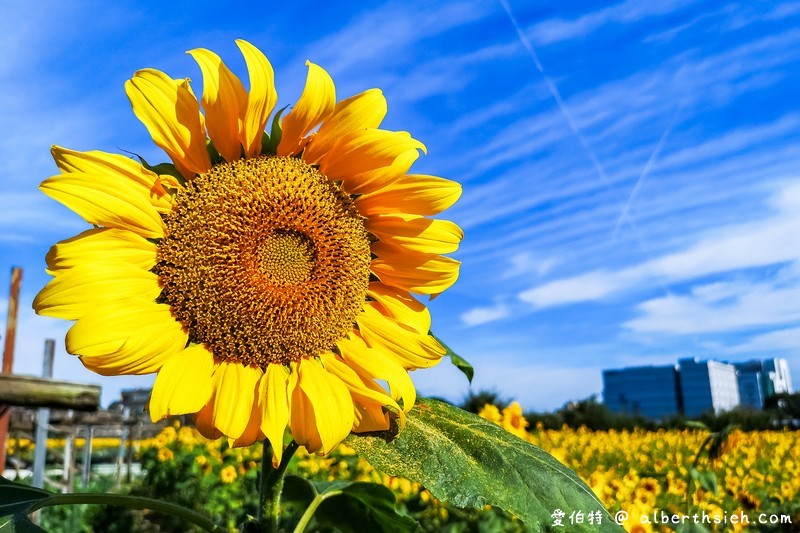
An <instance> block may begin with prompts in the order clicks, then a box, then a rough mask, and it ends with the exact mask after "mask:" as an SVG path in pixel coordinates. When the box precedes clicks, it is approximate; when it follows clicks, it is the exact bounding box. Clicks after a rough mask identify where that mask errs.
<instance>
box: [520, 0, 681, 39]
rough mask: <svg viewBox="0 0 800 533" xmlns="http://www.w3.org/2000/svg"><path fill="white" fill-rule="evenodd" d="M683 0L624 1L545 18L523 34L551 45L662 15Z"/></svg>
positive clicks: (673, 8)
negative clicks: (567, 17)
mask: <svg viewBox="0 0 800 533" xmlns="http://www.w3.org/2000/svg"><path fill="white" fill-rule="evenodd" d="M687 3H688V2H685V1H673V2H640V1H637V0H627V1H625V2H621V3H618V4H614V5H611V6H608V7H605V8H603V9H600V10H597V11H594V12H591V13H587V14H585V15H582V16H581V17H579V18H576V19H571V20H565V19H559V18H555V19H548V20H545V21H543V22H540V23H538V24H536V25H535V26H533V27H531V28H530V29H529V30H528V32H527V33H528V35H529V36H530V38H531V39H532V40H533V41H534V43H535V44H537V45H545V44H552V43H556V42H560V41H566V40H569V39H575V38H580V37H585V36H587V35H589V34H590V33H592V32H593V31H595V30H596V29H598V28H600V27H602V26H605V25H607V24H610V23H614V22H617V23H630V22H635V21H638V20H642V19H644V18H647V17H652V16H657V15H663V14H664V13H669V12H671V11H674V10H675V9H678V8H680V7H681V6H682V5H684V4H687Z"/></svg>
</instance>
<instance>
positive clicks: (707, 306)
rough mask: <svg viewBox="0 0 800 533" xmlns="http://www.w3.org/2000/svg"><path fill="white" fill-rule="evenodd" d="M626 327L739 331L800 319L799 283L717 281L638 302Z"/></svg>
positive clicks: (644, 330)
mask: <svg viewBox="0 0 800 533" xmlns="http://www.w3.org/2000/svg"><path fill="white" fill-rule="evenodd" d="M638 310H639V311H640V312H641V315H640V316H638V317H637V318H634V319H633V320H629V321H628V322H626V323H625V324H624V327H626V328H628V329H630V330H633V331H635V332H640V333H668V334H693V333H716V332H724V331H736V330H742V329H746V328H754V327H763V326H772V325H780V324H792V323H796V322H798V321H800V283H796V284H794V285H791V286H788V287H782V286H776V285H775V284H773V283H770V282H762V283H715V284H712V285H704V286H700V287H697V288H695V289H694V290H693V291H692V293H691V294H687V295H680V296H678V295H669V296H665V297H663V298H655V299H652V300H647V301H645V302H643V303H641V304H639V306H638Z"/></svg>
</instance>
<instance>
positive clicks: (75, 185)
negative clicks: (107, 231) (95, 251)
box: [39, 172, 164, 239]
mask: <svg viewBox="0 0 800 533" xmlns="http://www.w3.org/2000/svg"><path fill="white" fill-rule="evenodd" d="M39 189H41V191H42V192H43V193H45V194H46V195H47V196H49V197H50V198H52V199H54V200H56V201H58V202H61V203H62V204H64V205H65V206H67V207H68V208H69V209H72V210H73V211H75V212H76V213H78V214H79V215H80V216H81V217H83V219H84V220H86V222H88V223H90V224H95V225H97V226H106V227H109V228H118V229H126V230H129V231H133V232H134V233H137V234H139V235H141V236H142V237H147V238H150V239H154V238H160V237H163V235H164V221H163V220H161V216H160V215H159V214H158V211H156V209H155V208H154V207H153V206H152V205H151V203H150V199H149V197H148V191H147V190H146V189H145V188H144V187H141V186H139V185H137V184H135V183H133V182H130V181H126V180H121V179H119V176H116V175H111V176H108V175H103V174H86V173H83V172H70V173H68V174H59V175H57V176H53V177H51V178H48V179H46V180H44V181H43V182H42V184H41V185H39Z"/></svg>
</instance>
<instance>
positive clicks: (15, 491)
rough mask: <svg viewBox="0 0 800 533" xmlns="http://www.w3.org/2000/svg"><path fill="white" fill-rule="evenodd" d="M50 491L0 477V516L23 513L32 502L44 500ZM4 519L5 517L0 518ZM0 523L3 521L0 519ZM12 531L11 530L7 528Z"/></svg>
mask: <svg viewBox="0 0 800 533" xmlns="http://www.w3.org/2000/svg"><path fill="white" fill-rule="evenodd" d="M49 497H50V493H49V492H47V491H46V490H43V489H37V488H36V487H29V486H28V485H20V484H19V483H14V482H13V481H11V480H8V479H6V478H4V477H0V517H7V516H10V515H16V514H18V513H24V512H26V511H27V510H28V509H30V508H31V507H32V506H33V505H34V504H36V503H38V502H40V501H42V500H46V499H47V498H49ZM2 520H3V521H5V520H6V519H5V518H2ZM0 523H3V522H2V521H0ZM9 531H13V530H9Z"/></svg>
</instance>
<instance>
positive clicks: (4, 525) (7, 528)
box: [0, 513, 45, 533]
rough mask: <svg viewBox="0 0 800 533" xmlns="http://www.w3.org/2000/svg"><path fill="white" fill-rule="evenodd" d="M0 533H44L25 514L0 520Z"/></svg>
mask: <svg viewBox="0 0 800 533" xmlns="http://www.w3.org/2000/svg"><path fill="white" fill-rule="evenodd" d="M0 533H45V530H44V529H42V528H40V527H39V526H37V525H36V524H34V523H33V522H31V519H30V518H29V517H28V515H26V514H25V513H17V514H15V515H10V516H4V517H2V518H0Z"/></svg>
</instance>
